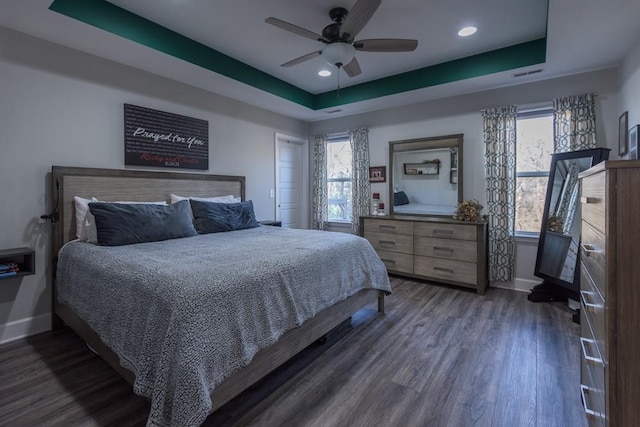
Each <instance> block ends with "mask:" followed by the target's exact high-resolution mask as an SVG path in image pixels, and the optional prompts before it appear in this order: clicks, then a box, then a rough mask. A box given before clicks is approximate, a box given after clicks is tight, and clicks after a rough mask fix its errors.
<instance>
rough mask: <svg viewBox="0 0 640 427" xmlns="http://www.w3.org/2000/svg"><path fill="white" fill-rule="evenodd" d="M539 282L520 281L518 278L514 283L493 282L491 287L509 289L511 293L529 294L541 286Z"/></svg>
mask: <svg viewBox="0 0 640 427" xmlns="http://www.w3.org/2000/svg"><path fill="white" fill-rule="evenodd" d="M539 283H540V281H539V280H529V279H519V278H516V279H515V280H514V281H512V282H491V286H492V287H494V288H500V289H509V290H510V291H518V292H527V293H529V291H530V290H531V288H533V287H534V286H535V285H537V284H539Z"/></svg>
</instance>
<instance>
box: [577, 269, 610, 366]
mask: <svg viewBox="0 0 640 427" xmlns="http://www.w3.org/2000/svg"><path fill="white" fill-rule="evenodd" d="M580 272H581V276H580V287H581V289H580V303H581V308H582V310H580V315H581V316H583V317H585V318H586V322H585V323H586V324H585V325H584V326H581V328H582V329H583V332H584V333H583V336H587V335H592V336H593V339H594V340H595V342H596V344H597V350H598V353H599V355H600V356H601V358H602V359H603V360H604V361H606V360H607V353H606V352H607V347H606V335H605V333H606V315H605V302H604V299H602V296H601V295H600V292H598V290H597V289H596V287H595V285H594V284H593V281H592V280H591V276H590V275H589V273H588V272H587V271H586V268H585V267H584V265H582V267H581V269H580ZM587 332H589V334H587Z"/></svg>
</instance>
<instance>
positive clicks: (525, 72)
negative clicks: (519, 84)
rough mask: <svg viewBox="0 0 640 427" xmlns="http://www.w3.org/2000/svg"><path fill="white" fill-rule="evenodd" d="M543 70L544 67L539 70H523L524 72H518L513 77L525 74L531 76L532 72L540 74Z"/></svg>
mask: <svg viewBox="0 0 640 427" xmlns="http://www.w3.org/2000/svg"><path fill="white" fill-rule="evenodd" d="M541 72H542V68H538V69H537V70H531V71H523V72H522V73H516V74H514V75H513V77H523V76H529V75H531V74H538V73H541Z"/></svg>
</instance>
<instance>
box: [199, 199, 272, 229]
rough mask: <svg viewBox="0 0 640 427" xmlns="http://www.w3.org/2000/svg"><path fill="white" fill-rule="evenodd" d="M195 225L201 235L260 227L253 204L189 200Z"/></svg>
mask: <svg viewBox="0 0 640 427" xmlns="http://www.w3.org/2000/svg"><path fill="white" fill-rule="evenodd" d="M189 202H190V203H191V211H192V212H193V224H194V225H195V227H196V230H197V231H198V233H200V234H207V233H220V232H222V231H233V230H243V229H245V228H255V227H259V226H260V224H258V221H256V217H255V214H254V212H253V202H252V201H251V200H248V201H246V202H240V203H215V202H201V201H199V200H193V199H191V200H189Z"/></svg>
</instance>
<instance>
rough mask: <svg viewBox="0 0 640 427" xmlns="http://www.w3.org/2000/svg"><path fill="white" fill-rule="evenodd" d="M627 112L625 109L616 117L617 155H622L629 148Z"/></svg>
mask: <svg viewBox="0 0 640 427" xmlns="http://www.w3.org/2000/svg"><path fill="white" fill-rule="evenodd" d="M628 131H629V112H628V111H625V112H624V113H622V115H621V116H620V118H619V119H618V155H619V156H624V155H625V154H627V151H628V150H629V145H628V141H629V139H628V138H629V134H628Z"/></svg>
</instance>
